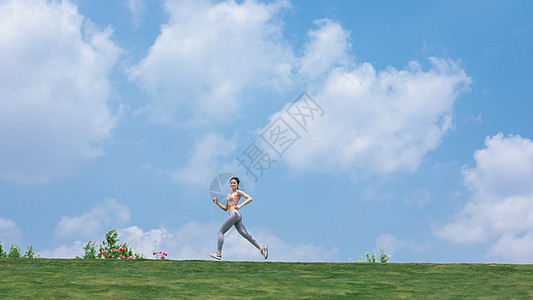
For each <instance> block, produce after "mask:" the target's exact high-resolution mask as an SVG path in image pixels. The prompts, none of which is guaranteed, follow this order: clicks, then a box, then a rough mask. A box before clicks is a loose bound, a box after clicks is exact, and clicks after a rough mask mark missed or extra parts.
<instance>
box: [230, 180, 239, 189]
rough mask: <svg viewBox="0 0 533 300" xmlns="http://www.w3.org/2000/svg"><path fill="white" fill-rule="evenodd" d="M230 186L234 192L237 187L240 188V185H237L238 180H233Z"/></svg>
mask: <svg viewBox="0 0 533 300" xmlns="http://www.w3.org/2000/svg"><path fill="white" fill-rule="evenodd" d="M229 185H230V186H231V189H232V190H234V189H236V188H237V187H239V184H238V183H237V180H235V179H232V180H231V181H230V182H229Z"/></svg>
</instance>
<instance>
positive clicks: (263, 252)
mask: <svg viewBox="0 0 533 300" xmlns="http://www.w3.org/2000/svg"><path fill="white" fill-rule="evenodd" d="M261 254H263V256H264V257H265V259H267V258H268V247H267V246H264V247H263V251H261Z"/></svg>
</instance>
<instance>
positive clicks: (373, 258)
mask: <svg viewBox="0 0 533 300" xmlns="http://www.w3.org/2000/svg"><path fill="white" fill-rule="evenodd" d="M379 252H380V254H379V256H377V255H376V253H374V251H372V253H370V252H368V251H367V252H366V253H365V256H361V257H360V260H359V261H360V262H369V263H376V262H378V259H379V262H380V263H387V262H389V259H390V255H388V254H386V253H385V246H379ZM348 260H349V261H350V262H353V261H352V259H351V258H348Z"/></svg>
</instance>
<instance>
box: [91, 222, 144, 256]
mask: <svg viewBox="0 0 533 300" xmlns="http://www.w3.org/2000/svg"><path fill="white" fill-rule="evenodd" d="M119 241H120V240H119V239H118V233H117V231H116V230H115V229H113V230H110V231H108V232H107V233H106V235H105V240H104V241H103V242H102V245H101V246H100V247H99V249H98V251H96V248H95V242H93V241H89V242H88V243H87V245H86V246H85V247H83V250H85V255H84V256H83V258H85V259H97V258H102V259H120V260H122V259H136V258H137V259H139V258H142V255H141V254H139V253H133V250H132V249H130V248H129V245H128V244H127V243H123V244H122V245H118V242H119Z"/></svg>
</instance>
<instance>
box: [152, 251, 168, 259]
mask: <svg viewBox="0 0 533 300" xmlns="http://www.w3.org/2000/svg"><path fill="white" fill-rule="evenodd" d="M167 255H168V254H167V253H166V252H163V251H155V252H154V256H155V259H165V257H166V256H167Z"/></svg>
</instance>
